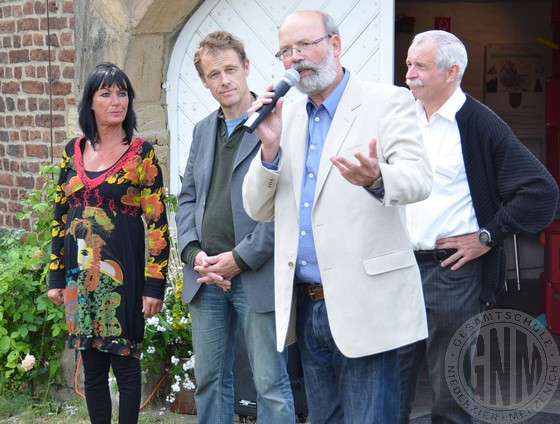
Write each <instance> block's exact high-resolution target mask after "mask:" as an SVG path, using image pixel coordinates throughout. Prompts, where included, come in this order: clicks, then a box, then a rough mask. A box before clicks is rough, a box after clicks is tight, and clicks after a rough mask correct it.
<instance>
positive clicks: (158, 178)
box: [49, 137, 169, 358]
mask: <svg viewBox="0 0 560 424" xmlns="http://www.w3.org/2000/svg"><path fill="white" fill-rule="evenodd" d="M84 145H85V139H84V138H83V137H79V138H76V139H73V140H71V141H70V142H69V143H68V144H67V145H66V147H65V150H64V153H63V156H62V163H61V171H60V176H59V180H58V186H57V195H56V201H55V212H54V222H53V227H52V252H51V264H50V280H49V288H51V289H52V288H65V289H66V290H65V295H64V303H65V307H66V325H67V327H68V331H69V333H70V335H69V346H70V347H73V348H76V349H90V348H97V349H99V350H101V351H104V352H111V353H115V354H118V355H132V356H134V357H138V358H139V357H140V353H141V350H142V339H143V336H144V315H143V313H142V296H149V297H154V298H158V299H163V295H164V289H165V278H166V274H167V265H168V256H169V228H168V222H167V215H166V213H165V204H164V197H165V188H164V185H163V177H162V173H161V169H160V167H159V165H158V161H157V158H156V155H155V151H154V149H153V147H152V145H151V144H150V143H148V142H147V141H144V140H142V139H140V138H137V139H135V140H133V141H132V143H131V144H130V146H129V147H128V150H127V151H126V152H125V153H124V154H123V156H121V158H120V159H119V160H118V161H117V162H116V163H115V164H114V165H113V166H112V167H110V168H109V169H107V170H105V171H101V172H89V171H86V170H85V169H84V162H83V158H82V152H83V149H84ZM146 243H147V249H146Z"/></svg>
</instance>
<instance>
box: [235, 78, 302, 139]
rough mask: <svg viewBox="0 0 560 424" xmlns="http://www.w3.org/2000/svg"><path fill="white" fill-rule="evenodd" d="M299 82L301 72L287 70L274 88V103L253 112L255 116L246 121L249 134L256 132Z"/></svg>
mask: <svg viewBox="0 0 560 424" xmlns="http://www.w3.org/2000/svg"><path fill="white" fill-rule="evenodd" d="M298 82H299V72H298V71H296V70H295V69H287V70H286V72H284V75H282V79H281V80H280V81H278V84H276V86H275V87H274V97H273V98H272V102H270V103H268V104H266V105H263V107H261V108H260V109H259V110H257V111H256V112H253V114H252V115H251V116H250V117H249V119H247V120H246V121H245V124H243V125H244V126H245V130H246V131H247V132H249V133H252V132H253V131H255V128H257V127H258V126H259V124H260V123H261V122H262V121H263V119H264V118H265V116H266V115H268V113H269V112H270V111H271V110H272V109H274V107H275V106H276V103H277V102H278V99H279V98H280V97H283V96H284V95H285V94H286V93H287V92H288V90H289V89H290V88H292V87H293V86H294V85H296V84H297V83H298Z"/></svg>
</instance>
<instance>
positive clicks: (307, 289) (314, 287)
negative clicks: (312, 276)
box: [296, 283, 325, 302]
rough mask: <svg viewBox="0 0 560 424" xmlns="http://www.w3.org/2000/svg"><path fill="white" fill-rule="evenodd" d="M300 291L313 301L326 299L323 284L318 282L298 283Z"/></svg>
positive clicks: (297, 286) (297, 288)
mask: <svg viewBox="0 0 560 424" xmlns="http://www.w3.org/2000/svg"><path fill="white" fill-rule="evenodd" d="M296 290H297V291H298V293H300V294H302V295H304V296H307V297H309V298H310V299H311V300H312V301H314V302H315V301H316V300H324V299H325V294H324V293H323V286H322V285H321V284H317V283H299V284H296Z"/></svg>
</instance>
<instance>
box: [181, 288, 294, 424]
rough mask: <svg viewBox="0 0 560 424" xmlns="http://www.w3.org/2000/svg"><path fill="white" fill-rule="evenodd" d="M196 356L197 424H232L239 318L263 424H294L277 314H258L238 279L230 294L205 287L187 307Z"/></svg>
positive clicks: (292, 403) (291, 398) (258, 417)
mask: <svg viewBox="0 0 560 424" xmlns="http://www.w3.org/2000/svg"><path fill="white" fill-rule="evenodd" d="M189 310H190V313H191V317H192V334H193V347H194V353H195V358H196V360H195V370H194V373H195V378H196V385H197V389H196V392H195V401H196V409H197V419H198V423H199V424H231V423H233V415H234V409H233V407H234V396H233V395H234V394H233V387H234V386H233V361H234V356H235V333H236V330H237V322H238V320H239V322H240V324H241V326H242V328H243V332H244V334H245V344H246V347H247V356H248V358H249V363H250V364H251V369H252V371H253V377H254V381H255V389H256V392H257V414H258V415H257V420H258V422H259V423H261V422H262V423H271V424H275V423H277V424H288V423H294V422H295V411H294V401H293V397H292V390H291V386H290V380H289V377H288V372H287V355H286V353H285V352H284V353H279V352H278V351H277V350H276V329H275V320H274V312H267V313H257V312H255V311H254V310H253V309H252V308H251V306H250V305H249V303H248V302H247V298H246V296H245V292H244V290H243V286H242V284H241V281H240V279H239V278H234V281H233V282H232V287H231V289H230V290H228V291H227V292H224V291H223V290H222V289H221V288H219V287H218V286H215V285H206V284H203V285H202V287H200V289H199V290H198V293H197V294H196V295H195V297H194V299H193V300H192V301H191V303H190V304H189Z"/></svg>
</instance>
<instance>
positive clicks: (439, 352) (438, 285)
mask: <svg viewBox="0 0 560 424" xmlns="http://www.w3.org/2000/svg"><path fill="white" fill-rule="evenodd" d="M418 266H419V268H420V274H421V275H422V286H423V288H424V300H425V302H426V313H427V317H428V332H429V336H428V339H426V340H422V341H420V342H416V343H413V344H411V345H408V346H404V347H402V348H400V349H399V362H400V369H401V411H400V417H399V421H398V422H399V423H400V424H405V423H408V422H409V414H410V411H411V409H412V404H413V402H414V397H415V393H416V387H417V384H418V374H419V371H420V365H421V363H422V361H423V358H424V357H426V359H427V363H428V373H429V377H430V385H431V387H432V390H433V394H434V401H433V404H432V424H448V423H454V424H455V423H460V424H466V423H473V422H474V418H473V417H472V416H471V415H470V414H469V413H468V412H467V411H465V410H464V409H463V408H462V407H461V406H460V405H459V404H458V403H457V402H456V401H455V399H454V398H453V395H452V394H451V391H450V390H449V387H448V385H447V380H446V374H445V355H446V352H447V348H448V347H449V344H450V342H451V339H452V338H453V335H454V334H455V331H457V330H458V329H459V328H460V327H461V326H462V325H463V324H464V323H465V322H466V321H467V320H469V319H471V318H472V317H473V316H475V315H477V314H479V313H480V312H482V310H483V308H482V306H481V302H480V300H479V294H480V289H481V284H482V283H481V281H482V279H481V275H482V263H481V261H479V260H474V261H471V262H468V263H467V264H465V265H463V266H462V267H461V268H459V269H458V270H456V271H451V269H450V267H446V268H442V267H441V266H440V264H439V262H429V261H424V262H419V263H418ZM469 376H470V373H468V372H466V373H465V376H464V377H465V380H467V381H470V380H469Z"/></svg>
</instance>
